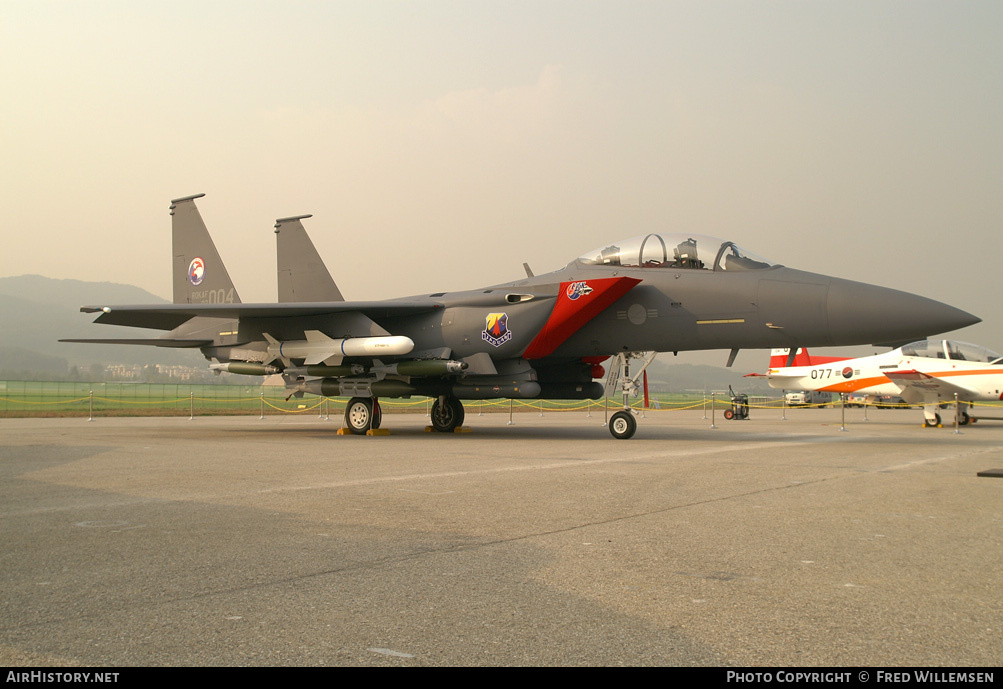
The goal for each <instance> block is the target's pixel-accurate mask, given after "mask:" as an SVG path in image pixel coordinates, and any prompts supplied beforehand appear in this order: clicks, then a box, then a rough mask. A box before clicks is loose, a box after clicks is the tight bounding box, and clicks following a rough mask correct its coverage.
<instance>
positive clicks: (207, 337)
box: [63, 194, 980, 439]
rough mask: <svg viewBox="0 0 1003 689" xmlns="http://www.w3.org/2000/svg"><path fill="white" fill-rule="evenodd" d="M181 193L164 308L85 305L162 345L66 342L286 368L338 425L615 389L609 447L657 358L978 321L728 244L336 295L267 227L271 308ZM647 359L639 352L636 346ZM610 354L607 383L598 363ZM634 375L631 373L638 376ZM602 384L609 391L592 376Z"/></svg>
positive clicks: (653, 249)
mask: <svg viewBox="0 0 1003 689" xmlns="http://www.w3.org/2000/svg"><path fill="white" fill-rule="evenodd" d="M201 196H203V195H202V194H199V195H197V196H189V197H185V198H181V199H175V200H174V201H172V202H171V214H172V216H173V219H172V226H173V243H174V251H173V254H174V303H173V304H166V305H152V306H143V305H139V306H131V305H130V306H106V305H95V306H84V307H81V311H83V312H85V313H98V314H99V315H98V317H97V319H96V320H95V322H97V323H107V324H111V325H125V326H135V327H143V328H151V329H157V330H165V331H168V332H166V333H165V334H164V335H162V336H161V337H158V338H152V339H138V340H137V339H128V340H114V339H101V340H63V341H65V342H101V343H122V344H143V345H154V346H160V347H193V348H198V349H200V350H201V351H202V353H203V354H204V355H205V357H206V359H208V360H210V361H215V363H212V364H211V366H210V367H211V368H213V369H215V370H217V371H221V372H222V371H228V372H232V373H242V374H251V375H271V374H275V373H281V374H282V375H283V376H284V378H285V380H286V383H287V388H288V390H289V391H290V393H292V394H303V393H312V394H317V395H324V396H329V397H335V396H337V397H350V398H351V400H350V401H349V403H348V405H347V408H346V411H345V422H346V426H347V427H348V428H349V429H350V430H351V431H352V432H354V433H359V434H363V433H366V432H367V431H368V430H370V429H372V428H377V427H379V424H380V421H381V416H382V415H381V412H380V407H379V402H378V399H379V398H380V397H405V398H406V397H411V396H413V395H420V396H428V397H433V398H435V402H434V403H433V405H432V409H431V420H432V427H433V428H434V429H435V430H436V431H440V432H451V431H453V430H454V429H456V428H457V427H458V426H459V425H460V424H462V422H463V418H464V412H463V405H462V403H461V402H460V400H464V399H467V400H471V399H493V398H514V399H537V398H541V399H599V398H601V397H602V396H603V394H604V392H606V393H612V392H614V391H619V392H622V393H623V399H624V409H623V410H622V411H618V412H617V413H615V414H613V415H612V417H611V418H610V422H609V429H610V432H611V433H612V434H613V436H614V437H616V438H621V439H625V438H630V437H631V436H632V435H633V434H634V432H635V430H636V421H635V419H634V415H633V414H632V412H631V411H630V409H629V405H628V396H629V394H630V393H631V392H636V389H637V381H638V379H639V376H640V372H639V371H637V370H635V371H634V372H633V376H632V375H631V370H630V362H631V360H632V359H634V358H639V357H641V358H643V359H644V361H645V363H644V364H643V366H647V363H650V361H651V360H652V359H653V358H654V355H655V353H657V352H678V351H682V350H700V349H730V350H731V355H730V357H729V362H728V363H729V365H730V364H731V362H733V361H734V359H735V355H736V354H737V353H738V350H739V349H744V348H758V349H774V348H789V349H790V350H791V351H797V348H798V347H813V346H814V347H817V346H837V345H856V344H872V343H894V342H906V341H912V340H917V339H922V338H925V337H927V336H928V335H932V334H935V333H941V332H946V331H949V330H954V329H957V328H961V327H964V326H967V325H971V324H973V323H977V322H979V320H980V319H978V318H976V317H975V316H972V315H971V314H968V313H966V312H964V311H961V310H959V309H956V308H954V307H951V306H948V305H946V304H942V303H940V302H937V301H933V300H931V299H927V298H924V297H920V296H916V295H914V294H909V293H906V292H900V291H898V290H893V289H888V288H884V287H877V286H874V285H868V284H864V283H860V282H852V281H849V280H842V279H839V278H833V277H828V276H825V275H818V274H814V273H807V272H804V271H800V270H795V269H792V268H786V267H784V266H781V265H776V264H774V263H771V262H770V261H767V260H765V259H763V258H760V257H758V256H756V255H754V254H752V253H749V252H748V251H746V250H744V249H743V248H741V247H739V246H738V245H736V244H735V243H734V242H731V241H725V240H721V239H716V238H714V237H707V236H703V235H698V234H689V233H686V234H665V233H651V234H646V235H639V236H636V237H633V238H630V239H625V240H622V241H617V242H614V243H611V244H608V245H606V246H603V247H599V248H597V249H595V250H594V251H590V252H588V253H586V254H583V255H582V256H580V257H579V258H576V259H574V260H572V261H571V262H570V263H568V264H567V265H566V266H565V267H564V268H561V269H559V270H557V271H555V272H552V273H547V274H545V275H532V271H530V270H529V269H528V267H526V268H527V269H526V273H527V277H526V278H525V279H521V280H516V281H514V282H510V283H505V284H502V285H494V286H491V287H484V288H481V289H476V290H468V291H461V292H439V293H435V294H422V295H416V296H412V297H406V298H401V299H391V300H386V301H345V300H344V299H343V297H342V295H341V292H340V290H339V289H338V287H337V285H336V284H335V282H334V280H333V279H331V276H330V273H329V272H328V271H327V268H326V267H325V266H324V264H323V261H322V260H321V259H320V256H319V255H318V254H317V251H316V249H315V248H314V246H313V244H312V243H311V242H310V240H309V237H307V235H306V231H305V230H304V229H303V225H302V223H301V220H302V219H304V218H307V217H310V216H298V217H294V218H284V219H281V220H279V221H277V223H276V233H277V235H279V236H278V242H277V247H278V275H279V302H278V303H274V304H243V303H241V302H240V298H239V297H238V295H237V292H236V290H235V289H234V286H233V283H232V282H231V281H230V278H229V275H228V274H227V272H226V269H225V267H224V266H223V263H222V261H221V260H220V258H219V254H218V253H217V251H216V247H215V245H214V244H213V242H212V239H211V238H210V236H209V233H208V231H207V230H206V227H205V224H204V223H203V221H202V217H201V215H200V214H199V211H198V209H197V207H196V206H195V199H197V198H200V197H201ZM644 353H647V354H644ZM608 359H612V361H611V362H609V364H608V365H610V368H611V370H610V373H609V376H608V377H606V371H605V369H604V367H603V365H602V364H603V363H604V362H606V361H607V360H608ZM643 366H642V368H641V370H643ZM604 377H606V385H605V386H604V385H603V383H601V382H598V381H597V379H603V378H604Z"/></svg>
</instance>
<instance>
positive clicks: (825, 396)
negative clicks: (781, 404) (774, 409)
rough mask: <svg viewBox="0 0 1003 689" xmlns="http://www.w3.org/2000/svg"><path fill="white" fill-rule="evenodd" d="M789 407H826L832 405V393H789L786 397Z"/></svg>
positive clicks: (813, 391)
mask: <svg viewBox="0 0 1003 689" xmlns="http://www.w3.org/2000/svg"><path fill="white" fill-rule="evenodd" d="M784 399H785V400H787V406H788V407H824V406H826V405H829V404H832V393H831V392H822V391H820V390H804V391H800V390H799V391H797V392H788V393H787V394H786V395H784Z"/></svg>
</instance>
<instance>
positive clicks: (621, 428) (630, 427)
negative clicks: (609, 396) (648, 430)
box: [609, 411, 637, 440]
mask: <svg viewBox="0 0 1003 689" xmlns="http://www.w3.org/2000/svg"><path fill="white" fill-rule="evenodd" d="M636 430H637V421H635V420H634V415H633V414H631V413H630V412H629V411H618V412H617V413H616V414H613V416H611V417H610V420H609V432H610V433H612V434H613V437H614V438H616V439H617V440H627V439H628V438H630V437H631V436H633V435H634V431H636Z"/></svg>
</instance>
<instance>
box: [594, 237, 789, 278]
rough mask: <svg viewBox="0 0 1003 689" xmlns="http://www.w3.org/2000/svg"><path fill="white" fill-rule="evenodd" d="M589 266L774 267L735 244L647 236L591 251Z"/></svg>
mask: <svg viewBox="0 0 1003 689" xmlns="http://www.w3.org/2000/svg"><path fill="white" fill-rule="evenodd" d="M578 260H579V261H580V262H581V263H584V264H586V265H599V266H604V265H605V266H624V267H628V268H677V269H679V268H682V269H689V270H730V271H737V270H763V269H766V268H771V267H773V265H774V264H773V263H771V262H770V261H767V260H766V259H763V258H760V257H759V256H756V255H755V254H753V253H750V252H748V251H745V250H744V249H742V248H741V247H739V246H738V245H737V244H735V243H734V242H729V241H725V240H723V239H718V238H717V237H708V236H706V235H702V234H648V235H642V236H637V237H631V238H630V239H625V240H623V241H621V242H616V243H615V244H610V245H609V246H606V247H603V248H599V249H596V250H594V251H590V252H589V253H587V254H585V255H583V256H580V257H579V258H578Z"/></svg>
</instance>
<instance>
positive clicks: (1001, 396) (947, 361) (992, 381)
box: [766, 340, 1003, 426]
mask: <svg viewBox="0 0 1003 689" xmlns="http://www.w3.org/2000/svg"><path fill="white" fill-rule="evenodd" d="M788 362H790V364H791V365H786V364H787V363H788ZM766 378H767V380H768V381H769V384H770V387H772V388H777V389H782V390H784V389H786V390H789V389H800V390H823V391H827V392H835V393H847V394H848V393H858V394H866V395H867V396H868V398H869V399H870V398H873V397H877V396H878V395H895V396H898V397H901V398H902V399H903V400H905V401H906V403H908V404H913V405H922V406H923V417H924V421H925V423H926V425H927V426H939V425H940V421H941V420H940V414H939V413H937V409H938V405H939V404H940V403H942V402H953V401H954V400H955V399H957V400H958V411H957V414H958V418H957V421H958V423H959V424H960V425H965V424H967V423H969V422H970V421H973V420H974V417H973V416H972V415H971V414H969V409H970V407H971V402H976V401H990V400H991V401H999V400H1003V356H1001V355H999V354H997V353H996V352H993V351H991V350H989V349H986V348H985V347H980V346H978V345H973V344H968V343H966V342H955V341H953V340H921V341H919V342H912V343H910V344H907V345H904V346H902V347H899V348H898V349H894V350H892V351H890V352H886V353H884V354H875V355H873V356H864V357H859V358H856V359H839V358H834V357H825V358H822V357H811V356H809V355H808V352H807V351H804V350H798V351H797V353H796V356H795V357H791V356H790V350H787V349H774V350H772V352H771V358H770V368H769V369H768V370H767V372H766ZM955 395H957V398H955Z"/></svg>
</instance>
